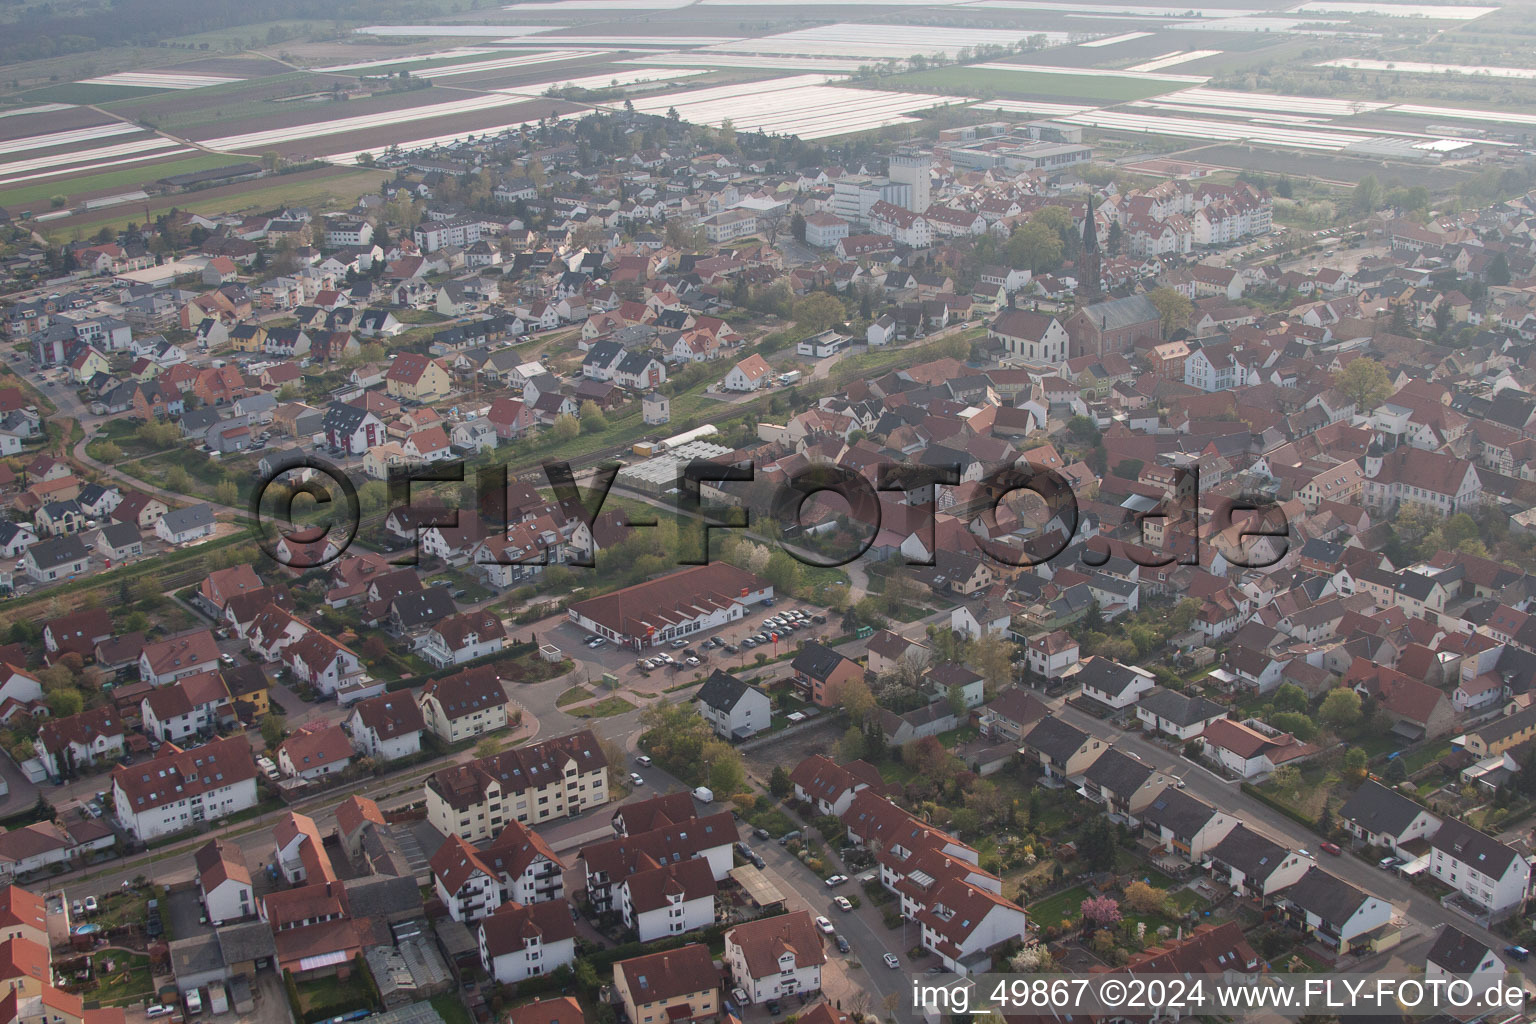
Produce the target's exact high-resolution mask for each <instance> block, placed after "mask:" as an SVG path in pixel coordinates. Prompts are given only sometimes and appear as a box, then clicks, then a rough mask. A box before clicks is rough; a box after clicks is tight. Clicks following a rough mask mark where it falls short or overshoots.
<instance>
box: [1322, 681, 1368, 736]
mask: <svg viewBox="0 0 1536 1024" xmlns="http://www.w3.org/2000/svg"><path fill="white" fill-rule="evenodd" d="M1317 717H1318V718H1319V719H1320V720H1321V721H1322V723H1323V724H1324V725H1326V726H1327V727H1328V728H1330V729H1332V730H1334V731H1335V732H1338V731H1340V730H1343V729H1348V728H1349V727H1350V726H1352V725H1354V724H1355V723H1357V722H1359V721H1360V695H1359V694H1358V693H1356V692H1355V691H1354V690H1351V689H1349V688H1348V687H1340V688H1339V689H1335V690H1329V691H1328V696H1326V697H1324V698H1323V703H1322V706H1321V707H1319V708H1318V710H1317Z"/></svg>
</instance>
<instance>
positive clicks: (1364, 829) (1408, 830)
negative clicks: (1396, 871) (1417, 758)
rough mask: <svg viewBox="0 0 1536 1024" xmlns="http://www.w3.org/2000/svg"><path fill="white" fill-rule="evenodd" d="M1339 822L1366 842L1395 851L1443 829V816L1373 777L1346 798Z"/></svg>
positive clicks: (1353, 834)
mask: <svg viewBox="0 0 1536 1024" xmlns="http://www.w3.org/2000/svg"><path fill="white" fill-rule="evenodd" d="M1339 824H1341V825H1343V826H1344V828H1345V829H1346V830H1347V831H1348V832H1349V834H1350V835H1352V836H1354V837H1355V838H1356V839H1359V840H1361V841H1362V842H1364V843H1366V844H1367V845H1369V846H1382V847H1385V848H1387V849H1388V850H1393V851H1396V850H1397V849H1398V848H1400V847H1402V846H1403V845H1404V844H1406V843H1411V842H1413V841H1414V840H1416V839H1428V838H1430V837H1431V836H1433V835H1434V834H1435V833H1436V832H1437V831H1439V829H1440V819H1439V818H1438V817H1436V816H1435V815H1433V814H1431V813H1429V811H1428V810H1427V809H1426V808H1424V807H1423V806H1421V805H1420V804H1418V803H1416V802H1414V801H1413V800H1410V799H1409V798H1408V797H1407V796H1405V795H1403V794H1402V793H1399V792H1397V791H1396V790H1393V789H1388V788H1387V787H1386V786H1383V785H1382V784H1381V783H1379V782H1376V781H1374V780H1372V779H1367V780H1366V781H1365V782H1363V783H1362V784H1361V785H1360V788H1359V789H1356V790H1355V791H1354V792H1353V793H1351V794H1350V797H1349V799H1348V800H1346V801H1344V806H1343V807H1341V808H1339Z"/></svg>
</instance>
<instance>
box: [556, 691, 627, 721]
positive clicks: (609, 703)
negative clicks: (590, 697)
mask: <svg viewBox="0 0 1536 1024" xmlns="http://www.w3.org/2000/svg"><path fill="white" fill-rule="evenodd" d="M633 710H635V706H634V705H633V704H631V703H630V702H629V701H627V700H625V699H624V698H623V697H620V696H619V695H618V694H614V695H613V696H612V697H605V698H603V699H602V700H600V701H598V702H597V703H596V704H588V705H587V706H586V707H580V708H577V709H576V710H574V711H572V712H570V715H571V717H572V718H609V717H611V716H613V715H622V714H623V713H624V712H626V711H633Z"/></svg>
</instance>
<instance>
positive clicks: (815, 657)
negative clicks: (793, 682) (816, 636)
mask: <svg viewBox="0 0 1536 1024" xmlns="http://www.w3.org/2000/svg"><path fill="white" fill-rule="evenodd" d="M843 661H844V658H843V656H842V655H841V654H839V653H837V652H836V651H834V650H833V649H832V648H830V647H828V646H826V645H825V644H823V643H821V642H819V641H816V640H810V641H807V642H806V644H805V645H804V646H803V647H801V648H800V653H799V654H797V655H795V660H794V661H791V662H790V663H789V667H790V668H792V669H794V670H795V671H796V672H799V673H802V674H803V675H805V676H807V677H809V678H811V679H826V678H827V677H828V676H830V675H831V674H832V673H833V672H835V671H837V666H839V665H841V664H842V663H843Z"/></svg>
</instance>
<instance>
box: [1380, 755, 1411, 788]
mask: <svg viewBox="0 0 1536 1024" xmlns="http://www.w3.org/2000/svg"><path fill="white" fill-rule="evenodd" d="M1382 774H1383V777H1384V778H1386V780H1387V781H1388V782H1390V783H1392V785H1394V786H1396V785H1400V784H1401V783H1404V782H1407V781H1408V766H1407V765H1406V764H1404V763H1403V759H1402V758H1400V757H1394V758H1393V759H1392V760H1390V761H1388V762H1387V770H1386V771H1385V772H1384V773H1382Z"/></svg>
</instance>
